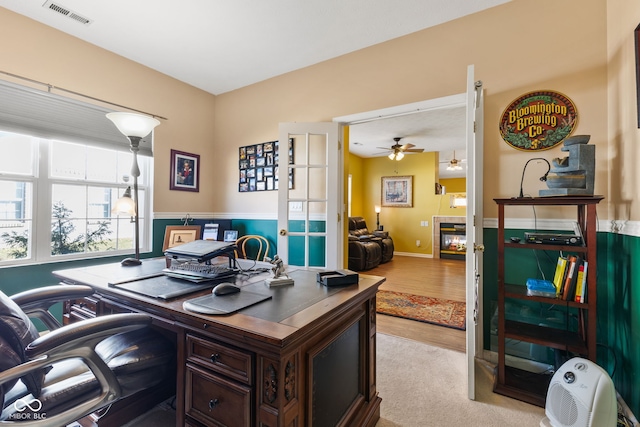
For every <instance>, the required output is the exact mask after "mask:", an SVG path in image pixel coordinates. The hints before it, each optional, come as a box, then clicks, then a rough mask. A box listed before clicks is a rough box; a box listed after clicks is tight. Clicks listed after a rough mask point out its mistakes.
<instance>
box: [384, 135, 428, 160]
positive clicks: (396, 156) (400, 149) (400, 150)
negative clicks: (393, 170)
mask: <svg viewBox="0 0 640 427" xmlns="http://www.w3.org/2000/svg"><path fill="white" fill-rule="evenodd" d="M401 139H402V138H401V137H396V138H393V140H394V141H395V144H393V145H392V146H391V147H390V148H387V147H378V148H380V149H382V150H388V151H391V153H389V158H390V159H391V160H402V158H403V157H404V153H422V152H423V151H424V149H423V148H412V147H415V145H413V144H404V145H400V140H401Z"/></svg>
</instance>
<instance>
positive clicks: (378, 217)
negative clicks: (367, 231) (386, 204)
mask: <svg viewBox="0 0 640 427" xmlns="http://www.w3.org/2000/svg"><path fill="white" fill-rule="evenodd" d="M375 211H376V230H380V206H378V205H376V206H375Z"/></svg>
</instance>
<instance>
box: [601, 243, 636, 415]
mask: <svg viewBox="0 0 640 427" xmlns="http://www.w3.org/2000/svg"><path fill="white" fill-rule="evenodd" d="M600 244H601V241H600V239H599V240H598V245H600ZM602 244H603V245H604V244H606V248H607V255H608V256H606V257H603V258H604V259H603V260H602V261H603V262H600V259H599V260H598V261H599V262H598V292H599V293H598V295H602V297H603V298H598V322H599V324H598V343H599V344H600V343H602V344H603V349H602V351H603V354H604V355H606V359H605V360H606V361H607V362H606V365H603V366H605V368H606V369H607V371H608V372H609V373H612V372H613V381H614V383H615V384H616V389H617V390H618V392H619V393H620V394H621V395H622V397H623V398H624V400H625V402H626V403H627V405H628V406H629V408H630V409H631V410H632V411H633V413H634V414H635V415H636V417H637V416H638V415H639V414H640V387H639V384H640V261H639V260H640V238H639V237H634V236H627V235H621V234H613V233H607V238H606V241H605V242H602ZM598 248H600V246H598ZM605 260H606V262H604V261H605ZM598 362H600V353H598Z"/></svg>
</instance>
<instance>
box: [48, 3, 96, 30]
mask: <svg viewBox="0 0 640 427" xmlns="http://www.w3.org/2000/svg"><path fill="white" fill-rule="evenodd" d="M42 7H46V8H48V9H49V10H52V11H54V12H56V13H59V14H61V15H64V16H66V17H67V18H69V19H73V20H74V21H76V22H79V23H81V24H83V25H89V24H91V19H89V18H85V17H84V16H82V15H79V14H77V13H75V12H73V11H72V10H69V9H68V8H66V7H64V6H60V5H59V4H57V3H54V2H53V1H51V0H48V1H46V2H45V3H44V4H43V5H42Z"/></svg>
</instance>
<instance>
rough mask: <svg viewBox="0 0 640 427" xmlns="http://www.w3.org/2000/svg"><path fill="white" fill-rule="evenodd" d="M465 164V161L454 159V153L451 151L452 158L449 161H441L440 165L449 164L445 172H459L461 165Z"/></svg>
mask: <svg viewBox="0 0 640 427" xmlns="http://www.w3.org/2000/svg"><path fill="white" fill-rule="evenodd" d="M464 162H466V160H465V159H463V160H460V159H456V151H455V150H453V157H452V158H451V160H449V161H446V160H445V161H443V162H440V163H449V164H448V165H447V170H449V171H460V170H462V163H464Z"/></svg>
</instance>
